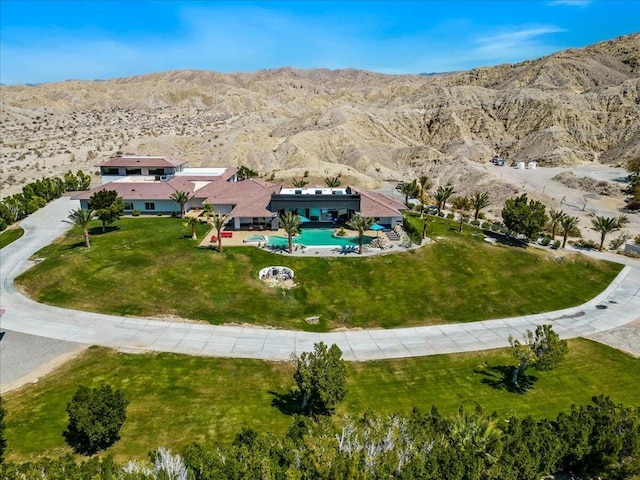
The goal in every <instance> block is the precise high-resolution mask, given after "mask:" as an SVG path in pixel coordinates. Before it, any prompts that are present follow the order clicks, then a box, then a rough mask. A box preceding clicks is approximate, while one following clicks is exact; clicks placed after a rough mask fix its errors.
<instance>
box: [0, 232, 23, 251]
mask: <svg viewBox="0 0 640 480" xmlns="http://www.w3.org/2000/svg"><path fill="white" fill-rule="evenodd" d="M22 235H24V230H23V229H22V227H16V228H9V229H7V230H5V231H4V232H2V233H0V249H2V248H4V247H6V246H7V245H9V244H10V243H12V242H15V241H16V240H17V239H19V238H20V237H21V236H22Z"/></svg>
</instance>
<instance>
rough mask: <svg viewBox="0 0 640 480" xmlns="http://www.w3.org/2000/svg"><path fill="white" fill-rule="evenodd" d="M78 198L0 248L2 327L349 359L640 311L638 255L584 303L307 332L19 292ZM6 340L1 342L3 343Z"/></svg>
mask: <svg viewBox="0 0 640 480" xmlns="http://www.w3.org/2000/svg"><path fill="white" fill-rule="evenodd" d="M76 206H77V203H76V202H74V201H72V200H70V199H68V198H61V199H58V200H56V201H54V202H52V203H50V204H49V205H48V206H47V207H45V208H43V209H42V210H40V211H38V212H36V213H35V214H33V215H31V216H30V217H29V218H27V219H25V220H24V221H23V223H22V227H23V228H24V229H25V235H24V236H23V237H22V238H21V239H20V240H18V241H16V242H14V243H12V244H11V245H9V246H7V247H5V248H4V249H2V250H1V251H0V255H1V256H0V260H1V262H2V269H1V275H0V301H1V305H0V308H2V309H4V310H5V312H4V314H3V315H2V317H0V327H2V328H3V329H5V330H9V331H14V332H20V333H25V334H31V335H38V336H43V337H48V338H52V339H57V340H62V341H65V342H74V343H79V344H85V345H101V346H105V347H112V348H119V349H122V350H125V351H134V352H144V351H163V352H175V353H184V354H191V355H205V356H222V357H235V358H256V359H268V360H286V359H288V358H289V357H290V355H291V354H292V353H296V354H299V353H301V352H303V351H309V350H310V349H312V348H313V344H314V343H315V342H318V341H324V342H325V343H328V344H331V343H336V344H337V345H338V346H339V347H340V348H341V349H342V351H343V356H344V358H345V359H347V360H374V359H386V358H400V357H411V356H422V355H433V354H441V353H454V352H466V351H476V350H486V349H492V348H499V347H505V346H507V345H508V341H507V339H508V337H509V335H513V336H515V337H519V336H521V335H522V333H523V332H524V331H525V330H527V329H535V327H536V325H538V324H542V323H551V324H553V327H554V330H555V331H556V332H558V333H559V334H560V335H561V336H562V337H563V338H573V337H584V336H589V335H593V334H596V333H598V332H602V331H606V330H610V329H613V328H616V327H620V326H622V325H625V324H627V323H630V322H632V321H634V320H636V319H638V318H639V317H640V313H639V312H640V262H638V261H635V260H630V259H624V260H625V262H626V263H627V266H625V268H624V269H623V271H622V272H621V273H620V275H619V276H618V277H617V278H616V279H615V281H614V282H613V283H612V284H611V285H610V286H609V287H608V288H607V289H606V290H605V291H604V292H603V293H601V294H600V295H598V296H597V297H596V298H594V299H592V300H590V301H589V302H587V303H585V304H583V305H580V306H578V307H574V308H569V309H565V310H561V311H556V312H549V313H543V314H538V315H527V316H523V317H516V318H510V319H497V320H488V321H483V322H475V323H464V324H455V325H436V326H428V327H414V328H401V329H395V330H352V331H343V332H331V333H308V332H301V331H287V330H276V329H262V328H252V327H242V326H215V325H202V324H191V323H174V322H164V321H158V320H152V319H146V318H132V317H119V316H111V315H102V314H97V313H90V312H82V311H76V310H67V309H62V308H57V307H52V306H48V305H43V304H39V303H37V302H34V301H32V300H30V299H29V298H27V297H25V296H23V295H22V294H20V293H19V292H18V291H17V290H16V289H15V287H14V285H13V279H14V278H15V277H16V276H17V275H18V274H20V273H21V272H23V271H24V270H25V269H27V268H28V267H29V266H30V265H31V262H29V261H28V260H26V259H28V258H29V257H30V256H31V255H32V254H33V253H35V252H36V251H37V250H39V249H40V248H41V247H43V246H45V245H48V244H49V243H50V242H51V241H52V240H53V239H54V238H56V237H58V236H59V235H60V234H62V233H63V232H64V231H65V229H66V227H67V224H65V223H63V222H61V219H63V218H66V215H67V213H68V212H69V210H71V209H73V208H75V207H76ZM1 345H2V344H1V342H0V346H1Z"/></svg>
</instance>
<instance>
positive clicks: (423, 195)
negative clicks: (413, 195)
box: [417, 175, 433, 202]
mask: <svg viewBox="0 0 640 480" xmlns="http://www.w3.org/2000/svg"><path fill="white" fill-rule="evenodd" d="M432 185H433V183H431V181H430V180H429V177H427V176H426V175H420V176H419V177H418V182H417V186H418V196H419V198H420V200H422V201H423V202H425V201H426V200H427V198H429V194H428V193H427V190H429V189H430V188H431V186H432Z"/></svg>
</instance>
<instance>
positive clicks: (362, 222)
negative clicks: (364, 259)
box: [347, 213, 375, 255]
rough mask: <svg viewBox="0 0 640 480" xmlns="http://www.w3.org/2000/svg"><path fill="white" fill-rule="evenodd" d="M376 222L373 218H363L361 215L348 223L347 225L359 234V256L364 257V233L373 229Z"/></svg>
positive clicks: (357, 215)
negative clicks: (372, 226)
mask: <svg viewBox="0 0 640 480" xmlns="http://www.w3.org/2000/svg"><path fill="white" fill-rule="evenodd" d="M374 223H375V220H374V219H373V218H371V217H363V216H362V215H360V214H359V213H357V214H356V215H355V217H353V218H352V219H351V220H349V221H348V222H347V225H348V226H349V227H351V228H353V229H354V230H355V231H357V232H358V255H362V240H363V237H364V232H366V231H367V230H369V229H370V228H371V225H373V224H374Z"/></svg>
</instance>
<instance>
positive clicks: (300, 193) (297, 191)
mask: <svg viewBox="0 0 640 480" xmlns="http://www.w3.org/2000/svg"><path fill="white" fill-rule="evenodd" d="M293 193H294V194H295V195H302V190H296V191H294V192H293Z"/></svg>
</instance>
